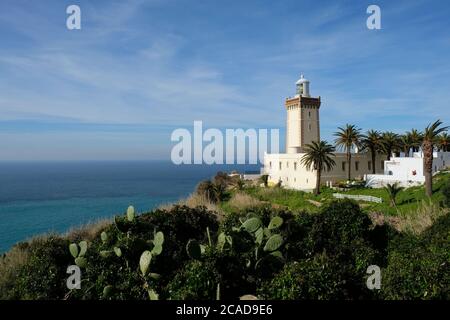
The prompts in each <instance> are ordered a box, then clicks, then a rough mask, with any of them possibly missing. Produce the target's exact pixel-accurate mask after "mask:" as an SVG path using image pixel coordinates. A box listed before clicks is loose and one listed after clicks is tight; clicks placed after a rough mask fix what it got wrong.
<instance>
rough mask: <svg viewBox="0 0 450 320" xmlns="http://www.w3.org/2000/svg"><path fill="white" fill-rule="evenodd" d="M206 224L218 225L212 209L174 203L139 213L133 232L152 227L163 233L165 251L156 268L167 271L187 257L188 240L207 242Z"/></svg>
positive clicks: (215, 227)
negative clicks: (161, 208)
mask: <svg viewBox="0 0 450 320" xmlns="http://www.w3.org/2000/svg"><path fill="white" fill-rule="evenodd" d="M206 228H209V230H210V231H211V232H212V233H215V232H217V230H218V228H219V223H218V221H217V217H216V215H215V214H214V213H213V212H211V211H208V210H207V209H206V208H204V207H197V208H195V209H193V208H189V207H187V206H175V207H173V208H172V209H171V210H169V211H166V210H156V211H154V212H151V213H148V214H144V215H142V216H140V217H139V218H138V221H137V227H136V229H135V230H133V232H135V233H136V234H137V235H139V236H141V237H145V236H146V235H148V234H151V233H153V231H154V230H155V229H156V230H158V231H161V232H163V233H164V236H165V242H164V251H163V253H162V254H161V255H160V256H159V257H158V261H157V262H156V264H155V272H158V273H162V274H165V275H170V274H171V273H173V272H175V271H176V270H177V269H178V268H180V267H182V266H183V264H184V263H185V262H186V260H189V259H190V258H189V256H188V255H187V253H186V250H185V248H186V244H187V242H188V241H189V240H191V239H194V240H197V241H199V242H201V243H205V242H207V235H206Z"/></svg>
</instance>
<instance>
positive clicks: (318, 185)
mask: <svg viewBox="0 0 450 320" xmlns="http://www.w3.org/2000/svg"><path fill="white" fill-rule="evenodd" d="M320 177H321V172H320V170H317V177H316V179H317V180H316V190H314V194H315V195H319V194H320Z"/></svg>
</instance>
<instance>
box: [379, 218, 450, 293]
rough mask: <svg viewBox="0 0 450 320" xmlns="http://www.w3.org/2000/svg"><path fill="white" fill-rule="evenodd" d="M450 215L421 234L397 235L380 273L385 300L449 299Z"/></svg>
mask: <svg viewBox="0 0 450 320" xmlns="http://www.w3.org/2000/svg"><path fill="white" fill-rule="evenodd" d="M449 252H450V215H449V214H447V215H446V216H444V217H441V218H440V219H438V220H437V221H436V222H435V223H434V225H433V226H431V227H430V228H429V229H428V230H426V231H424V233H423V234H422V235H421V236H418V237H417V236H413V235H399V236H398V237H396V239H395V240H394V241H392V244H391V246H390V248H389V254H388V266H387V268H386V269H385V270H384V271H383V273H382V294H383V296H384V298H386V299H395V300H398V299H401V300H403V299H444V300H448V299H450V254H449Z"/></svg>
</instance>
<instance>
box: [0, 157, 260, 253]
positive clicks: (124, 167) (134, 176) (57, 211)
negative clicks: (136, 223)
mask: <svg viewBox="0 0 450 320" xmlns="http://www.w3.org/2000/svg"><path fill="white" fill-rule="evenodd" d="M257 169H258V168H257V167H256V166H225V165H224V166H206V165H200V166H199V165H190V166H175V165H173V164H171V163H169V162H160V161H139V162H138V161H135V162H131V161H130V162H39V163H25V162H24V163H0V253H1V252H5V251H7V250H8V249H9V248H10V247H11V246H12V245H13V244H15V243H17V242H19V241H23V240H26V239H27V238H29V237H32V236H35V235H38V234H42V233H47V232H50V231H55V232H65V231H67V230H69V229H70V228H72V227H76V226H80V225H83V224H86V223H88V222H93V221H96V220H99V219H101V218H109V217H112V216H114V215H115V214H121V213H123V212H124V211H125V210H126V208H127V207H128V205H130V204H132V205H134V206H135V208H136V209H137V210H138V211H139V212H144V211H148V210H151V209H152V208H154V207H156V206H158V205H160V204H164V203H170V202H174V201H177V200H179V199H181V198H184V197H186V196H188V195H189V194H190V193H192V191H193V190H194V188H195V186H196V185H197V183H198V182H199V181H201V180H204V179H207V178H210V177H212V176H214V174H215V173H216V172H217V171H231V170H239V171H245V170H257Z"/></svg>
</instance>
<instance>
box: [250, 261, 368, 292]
mask: <svg viewBox="0 0 450 320" xmlns="http://www.w3.org/2000/svg"><path fill="white" fill-rule="evenodd" d="M352 271H353V270H352V268H351V266H349V265H342V264H340V263H339V262H338V261H336V260H335V259H333V258H330V257H328V256H327V255H326V254H319V255H316V256H314V257H313V258H311V259H307V260H303V261H300V262H292V263H289V264H287V265H285V267H284V268H283V270H282V271H281V272H280V273H279V274H277V275H276V276H275V277H274V278H273V279H272V280H271V281H270V282H266V283H264V284H263V285H262V286H261V287H260V289H259V290H258V296H259V297H261V298H265V299H271V300H310V299H313V300H336V299H350V298H354V299H355V298H360V295H359V294H360V291H361V288H362V286H363V284H364V283H365V279H364V278H352V276H353V277H355V275H354V274H352ZM355 283H361V284H360V285H358V286H359V287H360V288H357V290H355V285H354V284H355ZM367 291H368V290H367ZM368 294H369V293H368Z"/></svg>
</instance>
